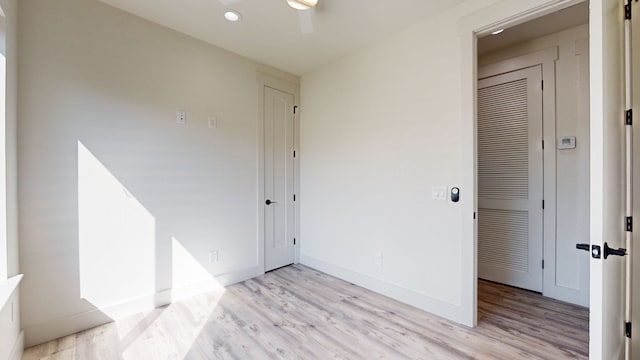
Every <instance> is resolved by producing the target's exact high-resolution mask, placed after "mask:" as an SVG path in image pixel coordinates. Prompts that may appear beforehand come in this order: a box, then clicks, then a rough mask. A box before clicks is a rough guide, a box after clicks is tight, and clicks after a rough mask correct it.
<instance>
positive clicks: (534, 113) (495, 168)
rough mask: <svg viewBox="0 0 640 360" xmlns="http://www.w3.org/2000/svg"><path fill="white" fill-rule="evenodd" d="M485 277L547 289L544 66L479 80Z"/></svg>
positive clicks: (481, 267) (481, 249) (480, 271)
mask: <svg viewBox="0 0 640 360" xmlns="http://www.w3.org/2000/svg"><path fill="white" fill-rule="evenodd" d="M477 129H478V130H477V132H478V277H480V278H482V279H486V280H491V281H496V282H500V283H503V284H508V285H512V286H517V287H520V288H524V289H529V290H533V291H538V292H541V291H542V253H543V249H542V241H543V217H542V215H543V214H542V211H543V210H542V206H543V203H542V201H543V192H542V190H543V189H542V187H543V156H542V155H543V154H542V151H543V150H542V134H543V133H542V68H541V66H534V67H530V68H526V69H522V70H517V71H513V72H509V73H506V74H502V75H497V76H493V77H490V78H486V79H482V80H480V81H479V82H478V127H477Z"/></svg>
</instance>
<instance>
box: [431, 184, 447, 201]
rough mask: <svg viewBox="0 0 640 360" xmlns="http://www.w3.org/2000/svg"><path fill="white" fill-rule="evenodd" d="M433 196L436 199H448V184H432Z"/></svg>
mask: <svg viewBox="0 0 640 360" xmlns="http://www.w3.org/2000/svg"><path fill="white" fill-rule="evenodd" d="M431 198H432V199H434V200H447V187H446V186H432V187H431Z"/></svg>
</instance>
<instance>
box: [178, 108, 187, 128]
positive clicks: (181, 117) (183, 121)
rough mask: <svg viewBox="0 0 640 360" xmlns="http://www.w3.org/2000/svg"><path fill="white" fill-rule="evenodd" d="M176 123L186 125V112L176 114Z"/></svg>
mask: <svg viewBox="0 0 640 360" xmlns="http://www.w3.org/2000/svg"><path fill="white" fill-rule="evenodd" d="M176 122H177V123H178V124H182V125H184V124H186V123H187V112H186V111H178V112H177V113H176Z"/></svg>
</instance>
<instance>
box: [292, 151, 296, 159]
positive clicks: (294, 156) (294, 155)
mask: <svg viewBox="0 0 640 360" xmlns="http://www.w3.org/2000/svg"><path fill="white" fill-rule="evenodd" d="M293 158H294V159H295V158H296V151H295V150H293Z"/></svg>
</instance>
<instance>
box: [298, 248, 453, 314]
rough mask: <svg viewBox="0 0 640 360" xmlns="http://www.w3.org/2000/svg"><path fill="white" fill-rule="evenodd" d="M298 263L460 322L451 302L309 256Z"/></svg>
mask: <svg viewBox="0 0 640 360" xmlns="http://www.w3.org/2000/svg"><path fill="white" fill-rule="evenodd" d="M300 263H301V264H302V265H305V266H308V267H310V268H313V269H316V270H318V271H322V272H324V273H326V274H329V275H331V276H335V277H337V278H339V279H342V280H345V281H348V282H350V283H353V284H356V285H358V286H362V287H363V288H365V289H368V290H371V291H375V292H377V293H379V294H382V295H385V296H387V297H390V298H392V299H394V300H398V301H400V302H403V303H405V304H409V305H411V306H414V307H416V308H418V309H421V310H424V311H426V312H429V313H432V314H435V315H438V316H441V317H443V318H445V319H448V320H452V321H455V322H457V323H462V309H461V307H460V306H459V305H456V304H451V303H449V302H446V301H443V300H440V299H436V298H434V297H431V296H429V295H426V294H422V293H419V292H416V291H413V290H410V289H406V288H404V287H401V286H398V285H395V284H392V283H389V282H386V281H384V280H380V279H376V278H374V277H371V276H369V275H365V274H362V273H359V272H357V271H353V270H350V269H347V268H345V267H342V266H339V265H335V264H331V263H329V262H326V261H323V260H320V259H317V258H314V257H311V256H307V255H301V256H300Z"/></svg>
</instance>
